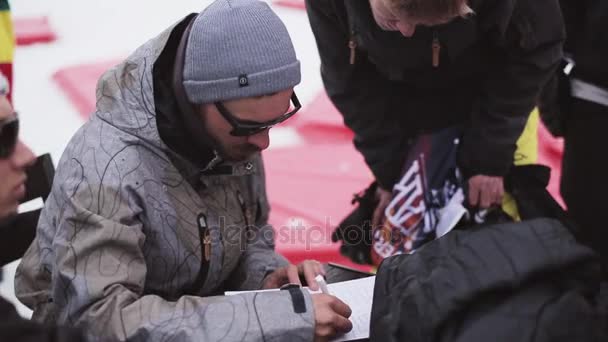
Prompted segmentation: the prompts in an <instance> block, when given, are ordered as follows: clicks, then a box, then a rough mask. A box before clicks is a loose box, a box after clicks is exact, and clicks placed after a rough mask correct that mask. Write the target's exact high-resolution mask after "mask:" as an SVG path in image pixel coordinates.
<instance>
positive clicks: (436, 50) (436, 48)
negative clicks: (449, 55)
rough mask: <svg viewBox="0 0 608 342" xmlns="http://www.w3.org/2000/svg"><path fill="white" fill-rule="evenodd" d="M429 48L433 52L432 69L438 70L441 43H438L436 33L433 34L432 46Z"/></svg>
mask: <svg viewBox="0 0 608 342" xmlns="http://www.w3.org/2000/svg"><path fill="white" fill-rule="evenodd" d="M431 48H432V50H433V67H434V68H438V67H439V61H440V56H441V42H440V41H439V37H438V36H437V32H434V33H433V44H432V47H431Z"/></svg>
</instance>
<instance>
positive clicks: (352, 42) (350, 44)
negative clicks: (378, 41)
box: [348, 31, 357, 65]
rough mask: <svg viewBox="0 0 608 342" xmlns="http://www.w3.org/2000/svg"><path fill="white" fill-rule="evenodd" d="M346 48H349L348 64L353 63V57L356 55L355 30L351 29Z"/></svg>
mask: <svg viewBox="0 0 608 342" xmlns="http://www.w3.org/2000/svg"><path fill="white" fill-rule="evenodd" d="M348 48H349V49H350V65H355V57H356V55H357V41H356V40H355V31H352V33H351V35H350V40H349V41H348Z"/></svg>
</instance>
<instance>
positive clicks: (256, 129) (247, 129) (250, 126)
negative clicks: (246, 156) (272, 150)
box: [215, 92, 302, 137]
mask: <svg viewBox="0 0 608 342" xmlns="http://www.w3.org/2000/svg"><path fill="white" fill-rule="evenodd" d="M291 102H292V103H293V109H292V110H291V111H289V112H287V113H285V114H283V115H281V116H279V117H278V118H276V119H274V120H270V121H266V122H255V121H249V120H241V119H239V118H237V117H236V116H234V115H233V114H232V113H230V111H228V109H226V107H224V105H223V104H222V103H221V102H215V107H216V108H217V110H218V111H219V112H220V114H222V116H223V117H224V119H226V121H228V122H229V123H230V125H232V128H233V129H232V131H230V135H233V136H235V137H246V136H250V135H255V134H258V133H260V132H262V131H265V130H267V129H270V128H272V127H273V126H275V125H278V124H280V123H281V122H283V121H285V120H287V119H289V118H290V117H292V116H293V115H294V114H295V113H297V112H298V110H300V108H302V105H300V100H298V97H297V96H296V93H295V92H294V93H293V94H292V95H291Z"/></svg>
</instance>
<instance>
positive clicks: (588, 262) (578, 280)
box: [371, 219, 608, 342]
mask: <svg viewBox="0 0 608 342" xmlns="http://www.w3.org/2000/svg"><path fill="white" fill-rule="evenodd" d="M596 258H597V257H596V256H595V255H594V253H593V252H592V251H591V250H590V249H588V248H587V247H584V246H582V245H579V244H577V242H576V240H575V239H574V238H573V237H572V235H571V234H570V233H569V231H568V230H567V229H566V228H565V227H564V226H563V225H562V224H561V223H559V221H556V220H552V219H536V220H531V221H524V222H521V223H509V224H502V225H494V226H488V227H483V228H480V229H476V230H467V231H454V232H451V233H450V234H448V235H446V236H444V237H443V238H441V239H438V240H435V241H433V242H431V243H429V244H427V245H425V246H424V247H422V248H421V249H419V250H418V251H417V252H416V253H415V254H413V255H403V256H396V257H392V258H389V259H386V260H385V261H384V262H383V264H382V265H381V266H380V268H379V271H378V275H377V278H376V285H375V290H374V304H373V307H372V319H371V341H383V342H391V341H408V342H422V341H424V342H427V341H428V342H430V341H450V342H460V341H462V342H464V341H494V342H501V341H504V342H513V341H517V342H532V341H534V342H545V341H546V342H549V341H550V342H559V341H563V342H572V341H586V342H592V341H598V342H599V341H608V335H607V332H608V316H607V309H608V287H607V286H606V285H605V284H604V285H602V283H601V273H600V268H599V264H598V261H597V259H596Z"/></svg>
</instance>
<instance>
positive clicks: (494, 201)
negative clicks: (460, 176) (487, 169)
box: [469, 175, 505, 209]
mask: <svg viewBox="0 0 608 342" xmlns="http://www.w3.org/2000/svg"><path fill="white" fill-rule="evenodd" d="M504 194H505V186H504V184H503V178H502V177H493V176H484V175H477V176H473V177H471V178H470V179H469V204H470V205H471V206H472V207H474V208H475V207H478V208H481V209H488V208H490V207H492V206H494V205H501V204H502V198H503V196H504Z"/></svg>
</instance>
